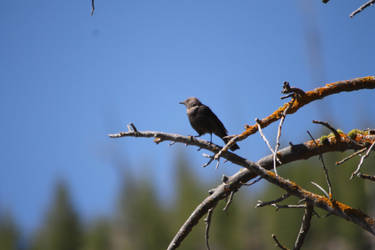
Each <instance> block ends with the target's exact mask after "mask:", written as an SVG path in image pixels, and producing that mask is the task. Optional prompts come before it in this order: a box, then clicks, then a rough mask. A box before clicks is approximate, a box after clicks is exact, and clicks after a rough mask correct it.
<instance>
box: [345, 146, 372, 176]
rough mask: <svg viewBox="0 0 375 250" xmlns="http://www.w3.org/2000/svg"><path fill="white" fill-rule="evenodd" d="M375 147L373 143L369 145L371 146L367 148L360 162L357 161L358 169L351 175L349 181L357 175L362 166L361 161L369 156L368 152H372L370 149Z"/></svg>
mask: <svg viewBox="0 0 375 250" xmlns="http://www.w3.org/2000/svg"><path fill="white" fill-rule="evenodd" d="M374 145H375V142H373V143H372V144H371V146H370V147H369V148H368V150H367V152H366V154H364V155H363V156H362V157H361V160H360V161H359V164H358V167H357V169H356V170H355V171H354V172H353V173H352V175H351V176H350V180H351V179H353V177H354V175H357V174H358V173H359V171H360V169H361V167H362V164H363V161H364V160H365V159H366V158H367V157H368V156H369V155H370V152H371V150H372V148H373V147H374Z"/></svg>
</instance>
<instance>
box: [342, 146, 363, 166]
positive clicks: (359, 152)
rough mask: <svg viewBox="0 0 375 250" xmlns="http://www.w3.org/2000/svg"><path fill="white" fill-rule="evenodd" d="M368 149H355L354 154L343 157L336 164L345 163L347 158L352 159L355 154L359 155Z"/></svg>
mask: <svg viewBox="0 0 375 250" xmlns="http://www.w3.org/2000/svg"><path fill="white" fill-rule="evenodd" d="M366 150H367V148H362V149H360V150H358V151H355V152H354V153H353V154H351V155H349V156H347V157H345V158H344V159H342V160H341V161H338V162H336V165H337V166H339V165H341V164H343V163H344V162H346V161H347V160H350V159H351V158H353V157H354V156H357V155H359V154H362V153H363V152H365V151H366Z"/></svg>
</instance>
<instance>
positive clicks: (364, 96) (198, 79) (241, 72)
mask: <svg viewBox="0 0 375 250" xmlns="http://www.w3.org/2000/svg"><path fill="white" fill-rule="evenodd" d="M359 4H360V3H359V2H358V1H353V0H350V1H330V2H329V4H326V5H325V4H322V3H321V2H320V1H309V0H304V1H297V0H290V1H235V2H233V1H224V0H215V1H212V0H207V1H185V0H179V1H167V0H160V1H158V0H153V1H146V0H143V1H142V0H140V1H117V0H112V1H100V0H97V1H96V11H95V14H94V16H93V17H91V16H90V1H73V0H66V1H56V0H49V1H47V0H35V1H26V0H14V1H3V3H2V8H1V9H0V32H1V39H0V112H1V117H2V119H1V124H0V128H1V131H2V135H1V140H0V165H1V166H0V209H5V210H10V211H11V212H12V213H13V215H14V216H15V217H16V220H17V222H18V223H19V224H20V225H21V226H22V228H23V229H25V230H26V231H29V230H32V229H34V228H35V227H37V226H38V225H39V223H40V219H41V218H42V217H43V214H44V212H45V211H46V209H47V207H46V206H47V205H48V203H49V201H50V199H51V194H52V190H53V184H54V183H55V181H56V180H58V179H59V178H62V179H64V180H66V181H67V182H68V184H69V185H70V188H71V192H72V196H73V199H74V202H75V203H76V205H77V209H78V211H79V212H80V213H81V214H82V215H83V217H84V218H91V217H93V216H97V215H101V214H109V213H110V212H111V211H113V210H114V207H115V201H116V195H117V194H118V188H119V185H120V180H121V178H119V176H118V172H117V170H116V166H115V165H117V163H118V162H119V161H120V162H125V163H126V164H125V165H126V166H123V167H128V168H131V169H133V172H134V173H135V175H136V176H141V175H142V172H143V171H144V169H142V168H139V166H147V165H152V168H150V169H147V171H149V172H150V173H149V175H151V176H153V177H154V178H155V180H156V181H157V186H158V190H159V193H160V197H161V198H162V199H169V197H171V194H173V191H171V190H173V181H172V178H173V162H174V160H175V159H174V157H175V153H176V151H178V150H179V149H180V148H183V147H179V146H178V145H175V146H173V147H169V146H168V144H166V143H163V144H161V145H155V144H154V143H153V142H152V141H151V140H146V139H124V138H122V139H117V140H111V139H109V138H107V136H106V135H107V134H108V133H114V132H118V131H120V130H124V129H126V124H127V123H129V122H133V123H134V124H135V125H136V126H137V128H138V129H139V130H160V131H167V132H172V133H181V134H195V132H194V131H193V130H192V128H191V127H190V125H189V123H188V121H187V118H186V114H185V109H184V107H183V106H181V105H179V104H178V102H179V101H182V100H184V99H186V98H187V97H189V96H197V97H199V98H200V99H201V101H202V102H204V103H206V104H207V105H209V106H210V107H211V108H212V109H213V110H214V112H215V113H216V114H217V115H218V116H219V118H220V119H221V120H222V121H223V123H224V124H225V125H226V127H227V129H228V130H229V133H231V134H234V133H239V132H241V131H242V130H243V126H244V124H247V123H253V121H254V118H255V117H259V118H263V117H265V116H266V115H268V114H269V113H271V112H273V110H275V109H276V108H277V107H278V106H280V105H281V104H282V103H283V102H282V101H281V100H280V99H279V97H280V90H281V86H282V82H283V81H289V82H291V85H293V86H297V87H300V88H302V89H305V90H310V89H312V88H315V87H318V86H321V84H322V83H323V82H333V81H337V80H346V79H351V78H355V77H361V76H367V75H373V74H374V73H375V70H374V65H375V64H374V56H375V53H374V48H373V45H374V44H375V33H374V31H373V23H374V21H375V9H374V8H372V7H370V8H368V9H367V10H365V11H364V12H363V13H360V14H359V15H358V16H356V17H355V18H354V19H350V18H349V17H348V15H349V14H350V12H351V11H353V10H354V9H356V8H357V7H358V5H359ZM374 96H375V95H374V91H373V90H372V91H369V90H365V91H360V92H353V93H345V94H342V95H339V96H332V97H329V98H327V99H325V100H323V101H319V102H316V103H312V104H310V105H309V106H307V107H304V108H303V109H301V110H300V111H299V112H298V113H297V114H295V115H293V116H290V117H288V118H287V120H286V123H285V130H284V132H283V138H284V140H285V142H288V141H293V142H294V143H298V142H301V141H303V140H306V139H307V138H308V137H307V134H306V130H307V129H309V130H311V131H315V132H316V133H317V131H318V128H317V127H316V125H313V124H311V120H313V119H317V120H327V121H331V122H333V125H335V126H336V127H339V128H342V129H343V130H344V131H348V130H350V129H352V128H355V127H361V126H368V127H374V122H375V118H374V111H375V107H374V105H373V104H372V103H373V100H374ZM265 133H266V134H267V135H268V136H269V137H270V138H274V137H275V135H276V125H272V126H270V127H269V128H267V129H266V130H265ZM317 136H318V134H317ZM206 138H207V139H208V137H206ZM214 141H215V142H217V143H219V144H221V143H222V142H221V140H218V139H217V138H214ZM240 147H241V150H240V151H238V153H239V154H240V155H242V156H246V157H248V158H249V159H251V160H256V159H258V158H259V157H261V156H263V155H265V154H266V153H268V152H267V149H266V147H265V145H264V143H263V141H262V140H261V139H260V138H259V136H258V135H255V136H252V137H250V138H249V139H248V140H246V141H244V142H241V143H240ZM184 150H186V151H187V152H188V154H189V158H190V159H191V162H192V165H193V166H195V170H194V171H196V173H197V174H198V175H199V176H201V177H202V179H203V180H206V179H211V180H216V179H217V180H218V179H219V176H221V174H222V173H227V174H228V173H233V172H234V171H236V170H237V169H238V168H237V167H233V166H231V165H229V164H227V165H224V166H223V167H222V168H220V169H219V170H214V169H213V168H212V167H211V168H205V169H203V168H200V165H201V164H202V163H203V162H204V161H205V159H204V158H202V156H201V153H197V152H196V151H195V150H194V149H193V148H187V149H184ZM226 166H228V167H226Z"/></svg>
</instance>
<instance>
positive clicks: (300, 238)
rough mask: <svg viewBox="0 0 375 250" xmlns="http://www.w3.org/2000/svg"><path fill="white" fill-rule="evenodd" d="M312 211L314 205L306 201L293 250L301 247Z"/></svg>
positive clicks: (308, 227)
mask: <svg viewBox="0 0 375 250" xmlns="http://www.w3.org/2000/svg"><path fill="white" fill-rule="evenodd" d="M313 211H314V206H313V204H312V203H311V202H309V201H307V202H306V208H305V214H304V215H303V218H302V224H301V228H300V230H299V233H298V236H297V239H296V242H295V243H294V248H293V249H294V250H299V249H301V247H302V244H303V241H304V239H305V237H306V235H307V232H308V231H309V229H310V222H311V217H312V214H313Z"/></svg>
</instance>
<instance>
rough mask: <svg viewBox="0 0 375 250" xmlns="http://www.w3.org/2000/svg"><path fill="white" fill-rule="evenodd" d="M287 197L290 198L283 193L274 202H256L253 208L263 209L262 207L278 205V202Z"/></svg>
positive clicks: (287, 194)
mask: <svg viewBox="0 0 375 250" xmlns="http://www.w3.org/2000/svg"><path fill="white" fill-rule="evenodd" d="M288 197H290V194H289V193H285V194H283V195H282V196H280V197H279V198H277V199H275V200H272V201H259V200H258V203H257V204H256V206H255V207H256V208H257V207H264V206H268V205H272V204H276V203H279V202H280V201H283V200H285V199H287V198H288Z"/></svg>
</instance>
